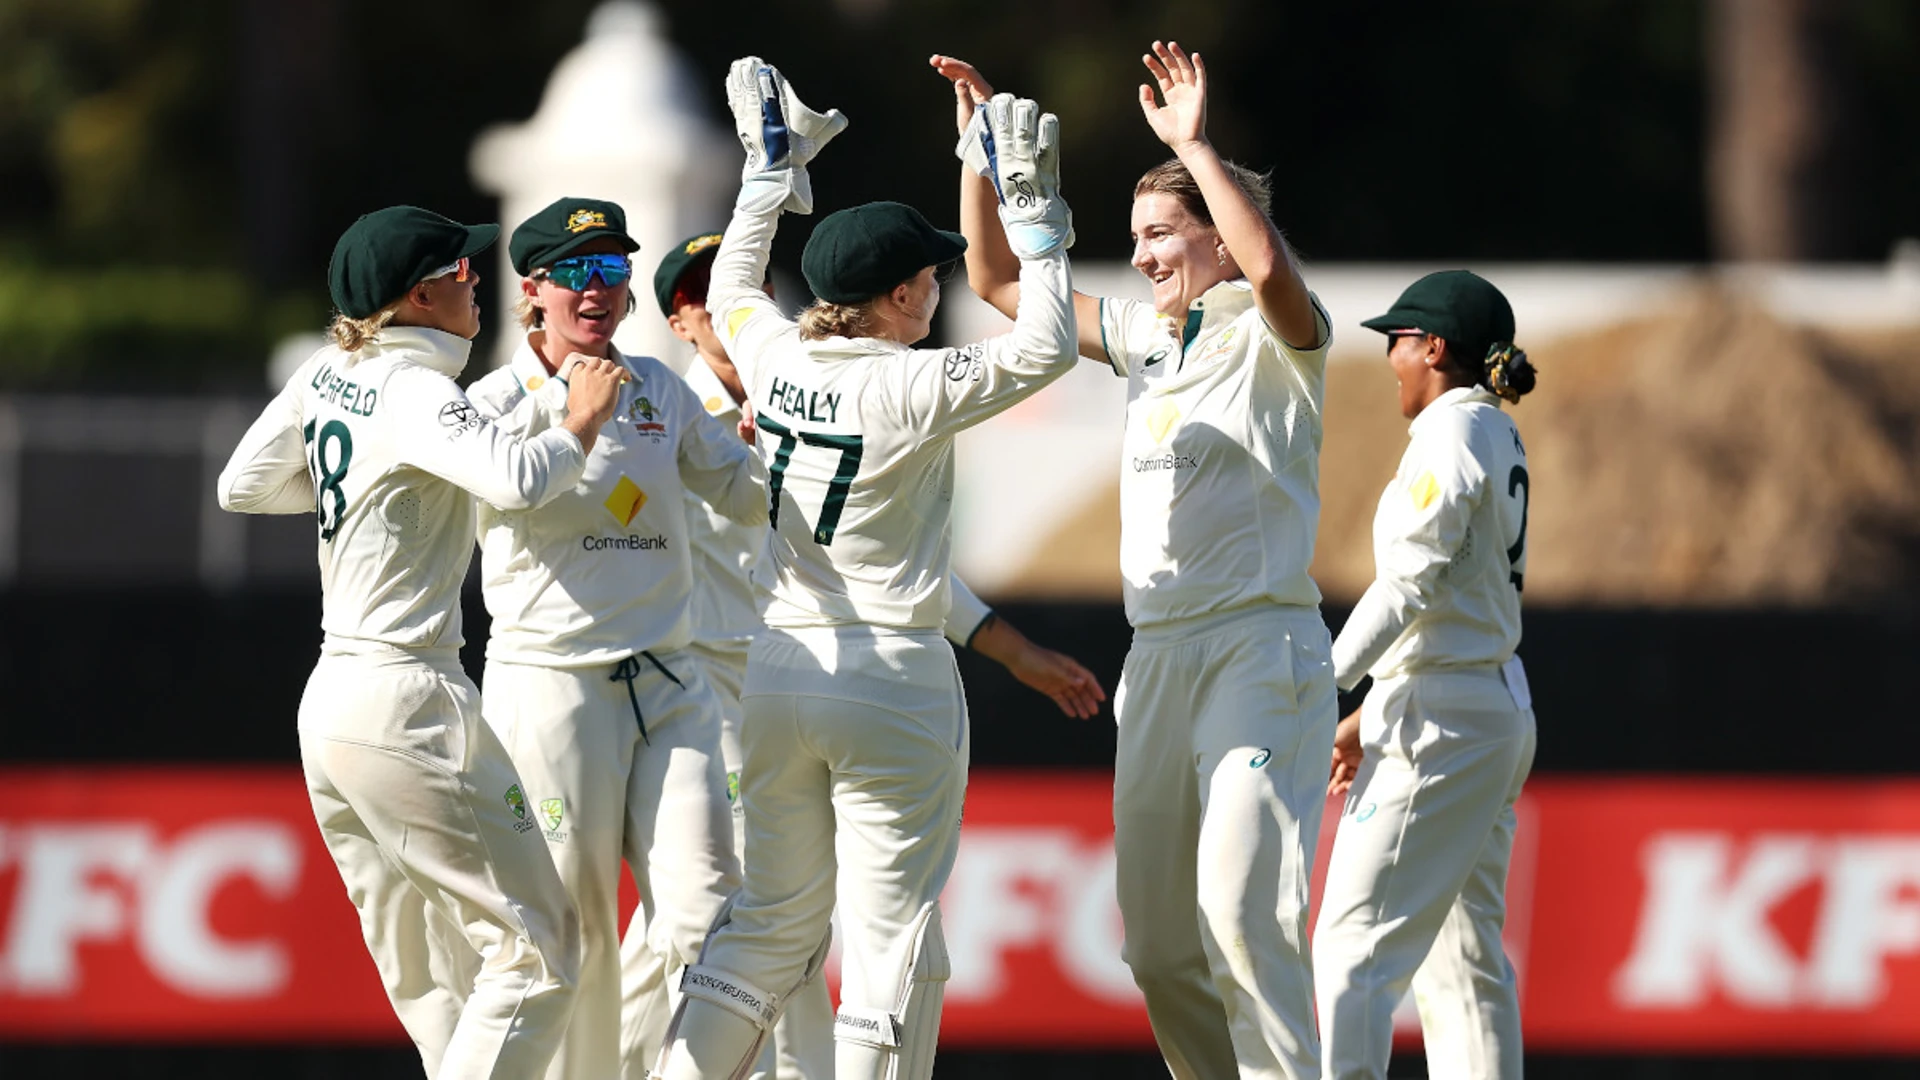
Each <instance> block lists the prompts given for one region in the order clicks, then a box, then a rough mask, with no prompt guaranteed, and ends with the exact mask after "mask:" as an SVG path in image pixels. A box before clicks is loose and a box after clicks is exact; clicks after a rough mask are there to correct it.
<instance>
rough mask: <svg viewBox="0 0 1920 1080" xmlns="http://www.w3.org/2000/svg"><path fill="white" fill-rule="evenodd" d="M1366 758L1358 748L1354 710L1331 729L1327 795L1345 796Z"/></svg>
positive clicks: (1358, 741)
mask: <svg viewBox="0 0 1920 1080" xmlns="http://www.w3.org/2000/svg"><path fill="white" fill-rule="evenodd" d="M1366 756H1367V755H1366V751H1364V750H1362V749H1361V748H1360V710H1358V709H1355V710H1354V711H1352V712H1350V713H1348V714H1347V715H1346V716H1345V717H1344V718H1343V719H1341V721H1340V725H1339V726H1338V727H1336V728H1334V729H1333V772H1332V774H1331V776H1330V777H1329V778H1328V780H1327V794H1328V795H1334V796H1338V795H1345V794H1346V793H1347V789H1348V788H1350V787H1352V786H1353V778H1354V777H1355V776H1357V775H1359V772H1360V762H1362V761H1363V760H1365V759H1366Z"/></svg>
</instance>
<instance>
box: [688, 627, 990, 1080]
mask: <svg viewBox="0 0 1920 1080" xmlns="http://www.w3.org/2000/svg"><path fill="white" fill-rule="evenodd" d="M801 635H803V636H796V635H795V634H791V633H786V632H782V631H780V630H777V629H769V630H767V631H765V632H763V633H762V634H761V635H760V636H759V637H758V638H756V639H755V641H754V643H753V651H752V658H751V662H750V665H749V667H748V672H747V686H746V697H745V703H746V727H745V755H746V761H745V767H744V769H743V770H742V773H741V798H742V799H743V800H744V802H745V804H746V811H747V814H746V819H747V821H746V825H747V828H746V833H747V835H746V841H747V845H746V848H747V850H746V865H747V867H748V868H749V870H748V875H747V880H746V887H745V889H744V890H743V891H742V895H741V899H740V901H739V903H738V904H737V905H736V906H735V907H734V909H733V911H732V912H731V913H730V915H729V916H728V917H727V920H726V922H724V923H723V924H722V925H721V926H720V928H719V929H718V930H716V931H715V932H714V934H713V936H712V937H711V938H710V939H709V940H708V942H707V948H706V951H705V953H704V954H703V955H702V956H701V959H700V963H699V965H698V966H697V967H695V968H693V969H691V970H690V971H689V972H688V976H687V979H686V981H685V983H684V986H683V989H684V993H685V1000H684V1002H683V1004H682V1006H681V1010H680V1012H679V1014H678V1015H677V1017H676V1019H675V1021H674V1026H673V1032H672V1034H671V1035H670V1037H669V1042H670V1045H669V1053H668V1057H667V1061H666V1063H665V1067H664V1069H663V1070H662V1073H663V1075H665V1076H666V1077H668V1078H670V1080H692V1078H695V1077H733V1076H737V1075H743V1073H744V1069H745V1068H746V1063H747V1062H748V1061H750V1060H751V1057H752V1055H753V1054H754V1052H755V1050H756V1049H757V1047H758V1045H759V1043H760V1042H761V1040H762V1039H763V1038H764V1036H765V1033H766V1031H767V1028H768V1027H769V1026H770V1025H771V1023H772V1022H773V1020H774V1019H776V1018H777V1016H778V1013H779V1010H780V1009H781V1007H783V1006H784V1005H785V1003H786V1002H787V1000H788V999H789V998H790V997H791V995H792V994H793V993H794V992H795V990H797V989H798V988H799V987H800V985H801V984H802V983H803V982H804V981H805V980H807V979H808V978H811V977H816V976H815V972H816V971H817V968H818V965H819V963H820V962H821V961H822V960H823V959H824V957H825V943H826V940H827V934H828V924H829V919H830V918H831V916H832V914H833V911H834V906H835V903H836V901H837V903H838V905H839V909H840V915H841V925H842V926H843V928H844V929H845V941H844V951H843V959H842V965H841V983H840V1000H841V1004H840V1009H839V1013H838V1015H837V1016H836V1018H835V1021H834V1037H835V1041H836V1046H835V1061H834V1075H835V1076H836V1077H837V1078H838V1080H927V1078H928V1077H930V1076H931V1075H932V1072H933V1059H934V1048H935V1044H936V1042H937V1040H938V1037H939V1024H940V1006H941V1002H942V1000H943V999H944V994H945V984H946V981H947V978H948V975H949V973H950V968H949V965H948V962H947V954H946V944H945V940H944V938H943V937H942V935H941V931H940V916H939V903H938V902H939V898H940V891H941V889H943V888H944V887H945V886H946V883H947V878H948V876H949V875H950V874H951V873H952V870H953V862H954V856H955V854H956V852H957V851H958V848H959V839H960V811H961V806H962V803H963V801H964V799H965V795H966V775H967V754H968V734H967V714H966V699H965V696H964V694H963V693H962V690H961V685H960V674H959V671H958V669H957V668H956V667H955V665H954V660H953V649H952V647H951V646H949V645H948V644H947V642H946V640H945V639H944V638H942V637H941V636H940V634H939V632H938V631H928V632H925V633H897V632H887V631H882V630H878V629H875V628H872V627H867V626H849V627H840V628H836V629H833V630H814V631H805V632H801Z"/></svg>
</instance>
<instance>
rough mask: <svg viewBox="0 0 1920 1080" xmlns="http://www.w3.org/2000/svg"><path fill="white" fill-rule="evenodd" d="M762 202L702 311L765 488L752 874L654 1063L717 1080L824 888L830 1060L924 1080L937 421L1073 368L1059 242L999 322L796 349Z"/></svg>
mask: <svg viewBox="0 0 1920 1080" xmlns="http://www.w3.org/2000/svg"><path fill="white" fill-rule="evenodd" d="M776 215H777V212H773V213H767V214H754V213H751V212H748V211H742V210H738V209H736V211H735V213H734V216H733V220H732V222H731V223H730V224H729V225H728V228H727V233H726V238H725V239H724V240H723V241H722V243H721V246H720V253H719V255H718V256H717V257H716V258H715V260H714V265H713V273H712V284H711V287H710V289H709V294H708V304H707V306H708V309H709V310H710V311H711V312H712V313H713V316H714V319H715V323H716V325H717V326H719V327H720V331H721V336H722V341H723V343H724V344H725V345H726V346H727V352H728V355H729V356H731V357H732V358H733V360H734V362H735V364H736V365H737V366H738V367H739V368H740V370H741V371H742V373H743V374H744V376H745V382H746V386H747V390H748V393H749V395H750V400H752V401H753V402H754V406H755V412H756V418H757V423H758V427H759V439H760V447H761V452H762V453H763V454H764V455H766V456H767V457H768V459H769V461H770V463H771V466H770V474H771V475H770V479H769V488H770V490H771V492H772V498H773V499H774V503H773V508H774V516H775V520H774V522H773V532H772V535H771V537H770V540H769V548H770V552H771V557H770V559H769V560H768V561H767V562H765V563H763V564H762V565H761V567H760V569H759V570H758V571H756V572H757V573H758V574H760V575H761V576H760V577H757V578H756V584H757V585H759V586H760V587H761V588H762V589H763V590H764V591H765V593H766V594H767V600H766V604H765V609H764V612H763V615H764V619H765V622H766V626H767V628H766V630H764V631H763V632H762V633H761V634H760V635H759V636H758V637H756V638H755V639H754V642H753V647H752V652H751V659H750V661H749V665H748V670H747V683H746V687H745V707H746V740H745V741H746V746H745V753H746V767H745V769H744V771H743V773H742V776H741V781H742V783H741V798H742V799H743V800H744V802H745V805H746V811H747V829H746V841H747V843H746V865H747V866H749V867H750V868H751V874H750V875H749V876H748V878H747V883H746V888H745V889H744V890H743V891H742V896H741V900H740V903H739V904H738V905H737V906H736V907H735V908H734V910H733V912H732V913H731V916H730V917H729V919H728V921H727V922H726V923H725V924H724V925H722V926H721V927H720V928H719V929H718V930H717V931H715V933H714V935H713V937H712V938H711V939H710V940H709V941H708V943H707V949H706V952H705V954H704V955H703V957H702V959H701V962H700V965H699V966H698V967H696V968H694V969H692V970H691V971H690V972H689V973H688V976H687V978H686V980H685V982H684V984H683V986H684V990H685V993H686V995H687V1001H686V1004H685V1006H684V1007H683V1008H682V1010H681V1013H680V1016H679V1018H678V1019H677V1020H676V1022H675V1035H674V1037H673V1039H672V1043H671V1046H670V1050H669V1054H668V1056H667V1062H666V1066H665V1069H664V1072H665V1075H666V1076H668V1077H671V1078H676V1080H677V1078H683V1077H694V1076H700V1075H730V1074H731V1073H732V1072H733V1070H734V1069H735V1068H737V1067H738V1064H739V1063H740V1062H742V1061H744V1060H745V1059H746V1058H747V1056H748V1055H750V1054H751V1052H752V1048H753V1046H754V1045H755V1043H757V1041H758V1040H759V1039H760V1038H761V1037H762V1034H763V1032H764V1030H765V1027H766V1025H767V1023H768V1022H770V1021H771V1020H772V1019H773V1017H774V1016H776V1015H777V1013H778V1011H779V1009H780V1006H781V1005H782V1004H783V1003H784V1001H785V999H786V997H787V996H788V995H789V994H790V993H791V992H792V991H793V989H794V988H795V987H797V986H799V984H800V983H801V982H802V981H803V980H804V978H805V977H806V974H807V970H808V968H809V967H810V966H811V964H812V962H813V957H814V956H824V942H825V938H826V934H827V926H828V920H829V917H830V916H831V914H832V912H833V910H834V907H835V904H836V901H837V903H838V905H839V908H840V912H841V916H842V917H841V925H842V926H843V927H844V928H845V929H846V941H845V943H844V944H845V949H844V953H843V957H844V959H843V964H842V968H841V985H840V1001H841V1005H840V1010H839V1014H838V1016H837V1017H836V1018H835V1022H834V1034H835V1038H836V1039H837V1040H838V1046H837V1048H836V1052H835V1074H836V1076H838V1077H839V1080H867V1078H876V1080H877V1078H880V1077H891V1078H896V1080H925V1078H926V1077H928V1076H930V1075H931V1073H932V1068H933V1055H934V1046H935V1042H936V1040H937V1039H938V1034H939V1012H940V1003H941V1000H942V998H943V995H944V991H945V983H946V979H947V977H948V972H949V967H948V964H947V958H946V946H945V943H944V940H943V938H942V936H941V933H940V922H939V907H938V901H939V897H940V890H941V888H942V887H944V886H945V884H946V881H947V876H948V874H949V873H950V872H951V871H952V868H953V860H954V855H955V852H956V850H957V848H958V843H959V830H960V808H961V804H962V801H963V799H964V795H965V790H966V763H967V749H968V739H967V722H966V699H965V697H964V695H963V693H962V690H961V685H960V675H959V671H958V669H957V668H956V667H955V665H954V659H953V650H952V648H951V647H950V646H949V645H948V644H947V642H946V640H945V639H944V638H943V637H942V636H941V630H942V627H943V625H944V624H945V622H946V619H947V615H948V609H949V605H950V601H951V591H952V590H951V588H950V587H949V584H948V578H949V561H950V560H949V556H950V528H949V515H950V513H951V509H952V506H951V504H952V497H953V492H952V488H953V437H954V435H955V434H957V433H958V432H959V431H961V430H963V429H965V428H967V427H970V426H972V425H974V424H977V423H980V422H981V421H983V420H986V419H987V418H989V417H991V416H993V415H995V414H997V413H999V412H1001V411H1003V410H1005V409H1007V408H1008V407H1010V406H1012V405H1013V404H1015V403H1016V402H1019V401H1021V400H1023V399H1025V398H1027V397H1029V396H1031V395H1032V394H1034V393H1036V392H1038V391H1039V390H1040V389H1041V388H1043V387H1044V386H1046V385H1047V384H1048V383H1050V382H1052V381H1053V380H1055V379H1057V378H1059V377H1060V376H1061V375H1064V374H1065V373H1066V372H1067V371H1068V370H1069V369H1070V368H1071V367H1072V365H1073V363H1074V360H1075V357H1074V322H1073V309H1072V307H1071V297H1072V285H1071V280H1070V278H1071V275H1070V273H1069V271H1068V266H1067V259H1066V254H1065V252H1064V251H1061V252H1056V253H1054V254H1052V255H1049V256H1047V257H1045V258H1042V259H1037V260H1032V261H1026V262H1023V263H1022V264H1021V268H1020V285H1021V297H1022V300H1021V304H1020V310H1019V313H1018V316H1017V317H1016V318H1015V320H1014V326H1013V330H1012V331H1011V332H1010V333H1008V334H1006V335H1005V336H1002V337H997V338H991V339H989V340H986V341H983V342H978V343H975V344H972V345H968V346H965V347H962V348H956V349H913V348H909V347H907V346H904V345H899V344H895V343H892V342H888V341H882V340H877V339H872V338H860V339H848V338H840V337H835V338H829V339H826V340H824V341H806V340H803V339H802V338H801V336H800V331H799V328H798V327H797V326H796V325H795V324H794V323H793V322H791V321H789V320H787V319H785V318H783V317H782V316H781V315H780V312H779V309H778V308H777V307H776V306H775V305H774V303H773V302H772V301H771V300H770V299H768V298H767V296H766V295H765V294H764V293H762V292H761V291H760V288H759V286H760V282H761V281H762V280H763V277H764V274H763V271H764V269H765V266H766V260H767V249H768V247H769V245H770V243H771V241H772V238H773V227H774V223H775V220H776ZM836 863H837V874H836ZM816 949H818V950H819V951H818V952H816ZM810 954H811V955H810Z"/></svg>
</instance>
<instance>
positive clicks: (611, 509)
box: [605, 476, 647, 529]
mask: <svg viewBox="0 0 1920 1080" xmlns="http://www.w3.org/2000/svg"><path fill="white" fill-rule="evenodd" d="M605 505H606V508H607V513H609V514H612V515H613V520H615V521H617V522H619V523H620V527H621V528H623V529H624V528H626V527H627V526H629V525H631V524H633V516H634V515H635V514H638V513H639V512H640V508H641V507H643V506H645V505H647V493H646V492H644V491H641V490H640V485H639V484H636V483H634V482H633V481H631V480H629V479H627V478H626V477H624V476H622V477H621V478H620V482H619V483H617V484H615V485H613V494H611V495H609V496H607V501H606V504H605Z"/></svg>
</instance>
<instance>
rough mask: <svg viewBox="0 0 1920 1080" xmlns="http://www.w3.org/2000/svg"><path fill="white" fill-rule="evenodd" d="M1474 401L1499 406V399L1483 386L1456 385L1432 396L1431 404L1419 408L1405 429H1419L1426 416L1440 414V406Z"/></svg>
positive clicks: (1450, 406)
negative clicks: (1417, 414)
mask: <svg viewBox="0 0 1920 1080" xmlns="http://www.w3.org/2000/svg"><path fill="white" fill-rule="evenodd" d="M1475 402H1478V403H1480V404H1484V405H1491V406H1493V407H1494V408H1496V409H1497V408H1499V407H1500V399H1499V398H1497V397H1495V396H1494V395H1493V393H1492V392H1490V391H1489V390H1487V389H1486V388H1485V387H1481V386H1456V387H1454V388H1453V389H1451V390H1449V391H1447V392H1446V393H1444V394H1441V395H1440V396H1439V397H1437V398H1434V399H1433V401H1432V403H1431V404H1429V405H1428V406H1427V407H1426V408H1424V409H1421V410H1420V415H1419V416H1416V417H1414V418H1413V423H1411V424H1408V425H1407V431H1408V432H1410V433H1411V432H1416V431H1419V430H1420V425H1421V424H1423V423H1426V422H1427V418H1428V417H1437V416H1439V415H1440V409H1441V407H1442V406H1445V407H1447V408H1452V407H1453V406H1455V405H1470V404H1473V403H1475Z"/></svg>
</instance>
